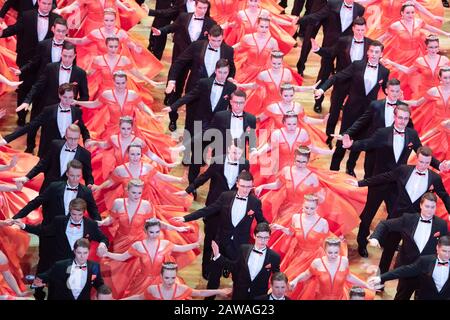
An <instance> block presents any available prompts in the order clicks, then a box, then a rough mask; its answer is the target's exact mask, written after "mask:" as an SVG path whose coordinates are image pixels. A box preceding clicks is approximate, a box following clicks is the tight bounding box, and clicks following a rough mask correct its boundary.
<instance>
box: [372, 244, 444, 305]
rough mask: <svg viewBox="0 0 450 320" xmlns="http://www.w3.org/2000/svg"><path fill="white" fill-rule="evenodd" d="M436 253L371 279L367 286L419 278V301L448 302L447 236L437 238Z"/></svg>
mask: <svg viewBox="0 0 450 320" xmlns="http://www.w3.org/2000/svg"><path fill="white" fill-rule="evenodd" d="M436 252H437V254H433V255H427V256H420V257H419V258H418V259H417V260H416V261H415V262H414V263H412V264H408V265H404V266H401V267H399V268H396V269H394V270H392V271H389V272H386V273H383V274H382V275H381V276H380V277H372V278H370V279H369V284H371V285H373V286H375V285H378V284H380V283H382V282H385V281H390V280H394V279H399V278H400V279H401V278H411V277H419V280H418V282H419V287H418V288H419V289H418V297H417V298H418V299H419V300H449V299H450V281H449V259H450V237H449V236H443V237H441V238H439V241H438V244H437V246H436Z"/></svg>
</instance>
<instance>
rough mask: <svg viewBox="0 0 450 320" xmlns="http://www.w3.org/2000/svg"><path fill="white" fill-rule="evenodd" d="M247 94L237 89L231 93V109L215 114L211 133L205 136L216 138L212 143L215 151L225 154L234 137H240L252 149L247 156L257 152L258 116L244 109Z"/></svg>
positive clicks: (211, 123) (205, 137) (245, 148)
mask: <svg viewBox="0 0 450 320" xmlns="http://www.w3.org/2000/svg"><path fill="white" fill-rule="evenodd" d="M246 99H247V95H246V94H245V92H244V91H242V90H239V89H236V90H235V91H234V92H233V93H232V94H231V100H230V105H231V110H226V111H220V112H217V113H215V114H214V116H213V118H212V120H211V122H210V126H209V128H210V129H211V131H210V133H208V134H207V136H206V135H205V136H204V138H203V139H204V140H205V139H207V138H209V139H214V142H213V143H212V144H211V145H210V146H211V147H212V148H213V152H216V153H217V154H225V153H226V148H227V146H228V145H230V144H231V140H232V139H240V140H241V141H243V143H244V145H245V147H244V152H245V151H246V150H247V147H248V148H249V150H250V155H247V154H246V152H245V153H244V155H245V157H246V158H248V156H250V157H251V156H252V155H253V154H256V134H255V129H256V117H255V116H254V115H252V114H250V113H247V112H245V111H244V109H245V103H246Z"/></svg>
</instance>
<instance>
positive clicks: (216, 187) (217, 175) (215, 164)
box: [186, 156, 250, 206]
mask: <svg viewBox="0 0 450 320" xmlns="http://www.w3.org/2000/svg"><path fill="white" fill-rule="evenodd" d="M225 161H226V156H219V157H216V158H215V159H213V161H212V162H211V164H210V165H209V167H208V169H207V170H206V171H205V172H203V173H202V174H201V175H199V176H198V177H197V178H195V180H194V182H192V183H191V184H190V185H189V186H188V187H187V188H186V192H187V193H191V192H193V191H194V190H195V189H197V188H198V187H200V186H202V185H204V184H205V183H206V182H207V181H208V180H211V181H210V184H209V192H208V196H207V197H206V205H207V206H208V205H210V204H212V203H213V202H214V201H216V200H217V198H219V196H220V195H221V194H222V193H223V192H225V191H230V190H236V184H234V186H233V188H232V189H230V188H229V187H228V182H227V178H226V177H225V174H224V170H225ZM243 170H246V171H249V170H250V164H249V162H248V160H246V159H244V161H239V164H238V172H239V173H241V172H242V171H243ZM238 175H239V174H238Z"/></svg>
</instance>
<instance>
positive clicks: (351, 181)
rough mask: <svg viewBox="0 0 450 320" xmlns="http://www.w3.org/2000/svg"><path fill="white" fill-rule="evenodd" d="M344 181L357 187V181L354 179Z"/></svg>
mask: <svg viewBox="0 0 450 320" xmlns="http://www.w3.org/2000/svg"><path fill="white" fill-rule="evenodd" d="M345 183H347V184H349V185H351V186H354V187H358V181H356V180H355V179H345Z"/></svg>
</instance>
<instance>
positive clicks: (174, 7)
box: [148, 0, 210, 20]
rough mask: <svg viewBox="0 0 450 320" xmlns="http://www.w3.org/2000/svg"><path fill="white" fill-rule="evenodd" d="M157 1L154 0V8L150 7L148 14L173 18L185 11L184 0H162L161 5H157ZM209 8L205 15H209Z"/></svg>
mask: <svg viewBox="0 0 450 320" xmlns="http://www.w3.org/2000/svg"><path fill="white" fill-rule="evenodd" d="M159 2H163V1H156V5H155V9H150V10H149V11H148V15H149V16H154V17H155V18H164V19H170V20H175V19H176V18H177V17H178V16H179V15H180V13H183V12H184V13H187V6H186V0H172V1H164V2H166V4H165V5H164V7H163V6H158V4H159ZM209 11H210V10H209V8H208V11H206V16H208V17H209Z"/></svg>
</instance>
